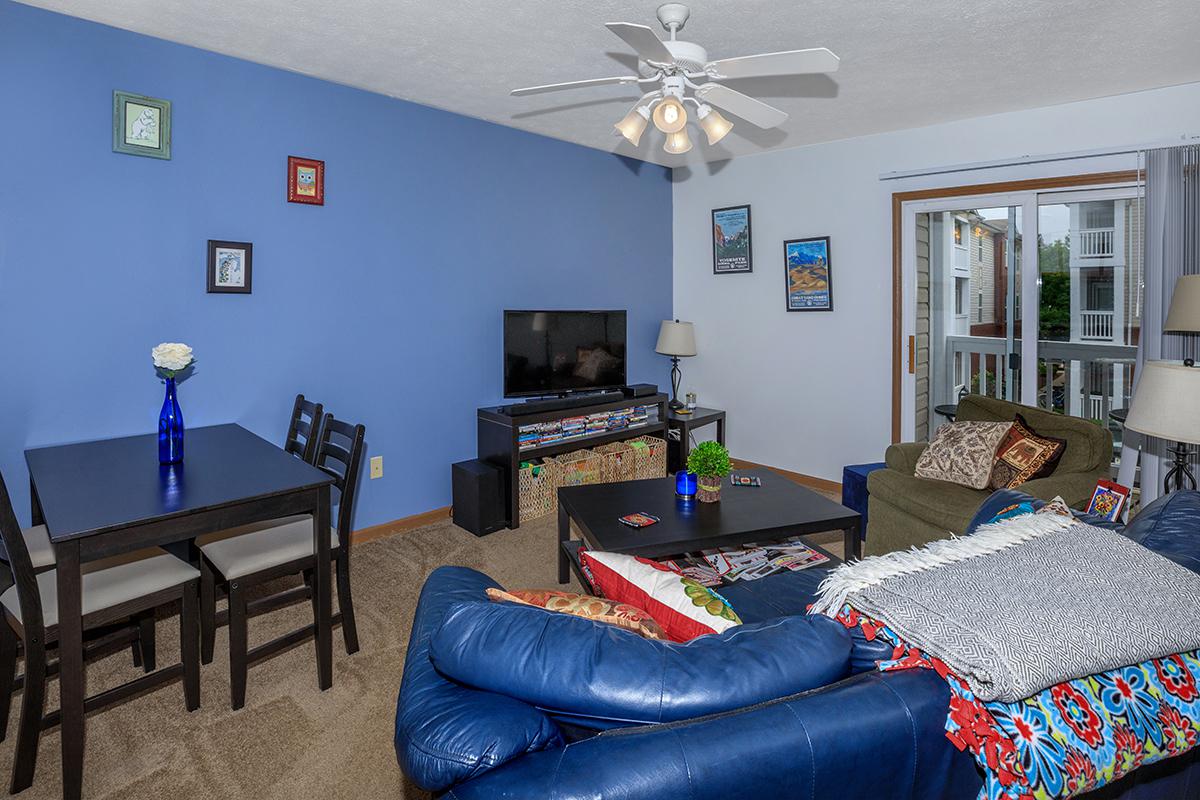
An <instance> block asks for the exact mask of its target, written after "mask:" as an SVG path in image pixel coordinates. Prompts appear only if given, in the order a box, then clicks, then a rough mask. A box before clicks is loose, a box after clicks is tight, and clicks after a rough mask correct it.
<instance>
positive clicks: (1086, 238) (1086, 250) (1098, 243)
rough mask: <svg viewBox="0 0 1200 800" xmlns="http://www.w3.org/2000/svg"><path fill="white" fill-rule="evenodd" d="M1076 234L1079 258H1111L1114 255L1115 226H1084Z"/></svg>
mask: <svg viewBox="0 0 1200 800" xmlns="http://www.w3.org/2000/svg"><path fill="white" fill-rule="evenodd" d="M1076 233H1077V234H1078V250H1077V251H1076V253H1077V255H1078V256H1079V257H1080V258H1112V257H1113V255H1115V253H1116V250H1115V244H1116V237H1117V230H1116V228H1085V229H1084V230H1080V231H1077V232H1076Z"/></svg>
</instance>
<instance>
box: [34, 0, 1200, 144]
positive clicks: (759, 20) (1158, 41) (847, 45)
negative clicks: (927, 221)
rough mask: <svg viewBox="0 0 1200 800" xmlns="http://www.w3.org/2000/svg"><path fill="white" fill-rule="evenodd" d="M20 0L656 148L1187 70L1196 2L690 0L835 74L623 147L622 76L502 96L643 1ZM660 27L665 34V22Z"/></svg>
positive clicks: (543, 130) (1196, 54)
mask: <svg viewBox="0 0 1200 800" xmlns="http://www.w3.org/2000/svg"><path fill="white" fill-rule="evenodd" d="M26 1H27V2H30V4H31V5H35V6H40V7H42V8H47V9H51V10H54V11H60V12H63V13H66V14H71V15H73V16H78V17H83V18H85V19H91V20H96V21H98V22H103V23H106V24H109V25H115V26H117V27H120V28H127V29H129V30H133V31H138V32H140V33H146V34H150V35H152V36H158V37H161V38H164V39H168V40H171V41H175V42H182V43H185V44H190V45H194V46H196V47H201V48H204V49H207V50H215V51H217V52H220V53H226V54H229V55H233V56H237V57H239V58H244V59H248V60H250V61H256V62H260V63H263V64H270V65H273V66H276V67H282V68H284V69H289V70H294V71H296V72H301V73H305V74H308V75H315V76H318V77H321V78H325V79H328V80H332V81H336V82H339V83H344V84H348V85H351V86H357V87H361V88H363V89H369V90H371V91H375V92H380V93H382V94H386V95H391V96H394V97H400V98H404V99H406V100H412V101H415V102H418V103H423V104H426V105H431V106H436V107H438V108H444V109H448V110H450V111H455V112H458V113H461V114H467V115H470V116H473V117H480V118H482V119H486V120H490V121H493V122H498V123H500V124H503V125H510V126H513V127H516V128H521V129H524V130H528V131H533V132H536V133H540V134H545V135H547V136H553V137H555V138H559V139H566V140H568V141H572V142H577V143H579V144H582V145H587V146H588V147H595V148H599V149H601V150H607V151H615V152H619V153H622V154H625V155H631V156H636V157H638V158H642V159H645V160H648V161H654V162H656V163H659V164H665V165H668V166H678V165H680V164H683V163H688V162H691V163H696V162H699V161H716V160H722V159H726V158H729V157H731V156H736V155H742V154H746V153H756V152H761V151H763V150H766V149H776V148H785V147H796V146H800V145H806V144H812V143H815V142H821V141H828V140H832V139H842V138H847V137H851V136H861V135H864V134H870V133H878V132H881V131H888V130H898V129H902V128H912V127H918V126H923V125H930V124H934V123H937V122H945V121H949V120H954V119H963V118H967V117H976V116H981V115H986V114H993V113H998V112H1002V111H1011V110H1016V109H1021V108H1032V107H1036V106H1045V105H1053V104H1057V103H1063V102H1068V101H1072V100H1083V99H1087V98H1092V97H1099V96H1104V95H1112V94H1120V93H1123V92H1131V91H1137V90H1140V89H1149V88H1153V87H1158V86H1167V85H1173V84H1180V83H1189V82H1193V81H1200V46H1198V45H1197V41H1198V34H1200V2H1197V0H1138V2H1129V0H1125V1H1124V2H1116V1H1114V0H1004V2H998V3H988V4H983V3H980V4H972V3H963V2H961V0H892V2H886V0H825V2H822V3H815V2H803V3H796V2H787V0H737V2H729V0H725V2H719V0H693V2H691V4H690V5H691V6H692V18H691V20H690V21H689V22H688V24H687V27H686V29H685V30H684V31H683V32H682V33H681V34H680V37H679V38H681V39H686V40H688V41H695V42H697V43H699V44H701V45H703V46H705V47H706V48H707V49H708V53H709V58H714V59H715V58H726V57H732V56H740V55H749V54H752V53H760V52H771V51H777V50H790V49H796V48H804V47H814V46H824V47H828V48H830V49H831V50H833V51H834V52H835V53H837V54H838V55H839V56H841V59H842V65H841V70H840V71H839V72H837V73H835V74H834V75H833V76H832V77H826V76H804V77H791V78H778V77H774V78H757V79H744V80H740V81H729V82H728V84H729V85H730V86H731V87H732V88H736V89H738V90H739V91H742V92H745V93H747V94H751V95H754V96H757V97H759V98H760V99H762V100H765V101H766V102H769V103H772V104H774V105H776V106H778V107H780V108H782V109H783V110H785V111H787V112H789V113H790V114H791V115H792V116H791V119H789V120H788V121H787V123H785V124H784V126H783V127H782V128H780V129H776V130H770V131H763V130H759V129H757V128H754V127H753V126H751V125H750V124H748V123H745V122H742V121H740V120H737V119H736V118H732V117H731V119H733V121H734V123H735V127H734V131H733V133H731V134H730V135H729V136H728V137H726V139H725V140H724V141H722V142H721V143H720V144H719V145H718V146H716V147H708V146H707V145H705V144H703V143H702V141H701V140H702V136H701V135H700V133H699V131H696V132H695V134H694V135H693V140H696V141H697V143H696V146H695V148H694V149H693V150H692V152H691V153H688V154H687V155H685V156H670V155H668V154H667V153H664V152H663V150H662V136H661V134H658V133H657V132H656V131H654V130H653V129H652V128H651V129H650V130H648V131H647V133H646V135H645V136H644V137H643V139H642V145H641V147H640V148H633V147H632V146H630V145H629V144H628V143H626V142H625V141H624V140H623V139H620V138H618V137H616V136H615V135H614V132H613V128H612V125H613V123H614V122H616V121H617V120H619V119H620V118H621V117H622V116H623V115H624V114H625V112H626V111H627V110H628V109H629V107H630V106H631V105H632V103H633V101H634V100H636V99H637V97H638V92H637V91H636V90H631V89H629V88H626V87H620V86H605V87H598V88H592V89H580V90H576V91H569V92H560V93H556V94H544V95H535V96H531V97H522V98H515V97H510V96H509V95H508V92H509V90H510V89H513V88H516V87H519V86H527V85H531V84H540V83H555V82H560V81H568V80H577V79H583V78H593V77H605V76H610V75H619V74H626V73H627V72H628V70H629V67H630V66H631V64H632V59H631V57H630V54H629V51H628V49H627V48H626V46H625V44H624V43H623V42H621V41H620V40H619V39H617V38H616V37H615V36H614V35H612V34H611V33H609V32H608V31H607V30H606V29H605V28H604V23H605V22H617V21H623V22H636V23H642V24H647V25H652V26H654V27H655V29H656V30H661V29H660V28H659V27H658V23H657V21H656V20H655V17H654V11H655V8H656V7H657V5H658V3H657V2H617V1H616V0H511V1H510V2H503V1H502V0H491V2H488V1H487V0H459V2H434V0H425V1H424V2H421V0H26ZM664 35H665V32H664Z"/></svg>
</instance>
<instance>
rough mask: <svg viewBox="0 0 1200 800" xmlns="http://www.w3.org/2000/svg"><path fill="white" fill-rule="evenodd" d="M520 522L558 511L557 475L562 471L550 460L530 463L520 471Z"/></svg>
mask: <svg viewBox="0 0 1200 800" xmlns="http://www.w3.org/2000/svg"><path fill="white" fill-rule="evenodd" d="M519 472H520V477H519V483H518V486H517V491H518V492H519V493H520V503H521V522H522V523H525V522H528V521H529V520H531V519H537V518H538V517H544V516H546V515H547V514H553V513H554V512H555V511H557V510H558V486H559V482H558V479H559V475H560V474H561V473H562V470H561V469H560V468H559V466H558V462H556V461H555V460H554V459H552V458H546V459H540V460H537V461H532V462H530V464H529V466H527V467H522V468H521V469H520V470H519Z"/></svg>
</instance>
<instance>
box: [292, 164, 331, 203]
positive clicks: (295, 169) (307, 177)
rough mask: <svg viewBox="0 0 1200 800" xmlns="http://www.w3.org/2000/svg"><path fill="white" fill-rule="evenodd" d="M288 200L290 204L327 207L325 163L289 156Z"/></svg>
mask: <svg viewBox="0 0 1200 800" xmlns="http://www.w3.org/2000/svg"><path fill="white" fill-rule="evenodd" d="M287 199H288V202H289V203H306V204H308V205H312V206H323V205H325V162H324V161H318V160H317V159H315V158H300V157H299V156H288V176H287Z"/></svg>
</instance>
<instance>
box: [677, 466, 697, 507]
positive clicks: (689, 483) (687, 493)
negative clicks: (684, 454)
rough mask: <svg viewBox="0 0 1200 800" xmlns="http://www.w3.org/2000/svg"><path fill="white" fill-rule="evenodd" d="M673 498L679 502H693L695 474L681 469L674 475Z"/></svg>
mask: <svg viewBox="0 0 1200 800" xmlns="http://www.w3.org/2000/svg"><path fill="white" fill-rule="evenodd" d="M675 496H676V497H678V498H680V499H681V500H693V499H695V497H696V473H694V472H688V471H687V470H686V469H681V470H679V472H676V473H675Z"/></svg>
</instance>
